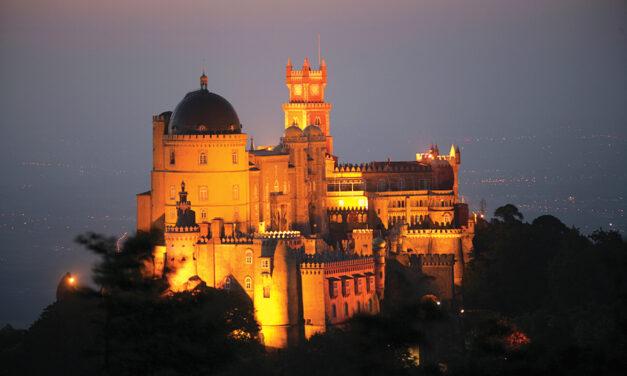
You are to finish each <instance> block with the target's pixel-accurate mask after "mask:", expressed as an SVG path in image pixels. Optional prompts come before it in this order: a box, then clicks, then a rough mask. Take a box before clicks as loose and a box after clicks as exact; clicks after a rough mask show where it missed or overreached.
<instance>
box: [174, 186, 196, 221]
mask: <svg viewBox="0 0 627 376" xmlns="http://www.w3.org/2000/svg"><path fill="white" fill-rule="evenodd" d="M176 226H178V227H195V226H196V213H195V212H194V211H193V210H192V203H191V202H189V201H187V192H186V191H185V181H183V180H181V191H180V192H179V201H178V202H177V203H176Z"/></svg>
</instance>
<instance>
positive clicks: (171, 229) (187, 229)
mask: <svg viewBox="0 0 627 376" xmlns="http://www.w3.org/2000/svg"><path fill="white" fill-rule="evenodd" d="M165 232H166V233H192V232H200V226H166V228H165Z"/></svg>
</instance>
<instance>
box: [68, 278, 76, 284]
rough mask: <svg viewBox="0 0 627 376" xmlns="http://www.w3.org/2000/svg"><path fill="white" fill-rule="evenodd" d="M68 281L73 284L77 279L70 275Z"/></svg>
mask: <svg viewBox="0 0 627 376" xmlns="http://www.w3.org/2000/svg"><path fill="white" fill-rule="evenodd" d="M67 283H69V284H70V285H73V284H75V283H76V279H75V278H74V277H70V278H68V279H67Z"/></svg>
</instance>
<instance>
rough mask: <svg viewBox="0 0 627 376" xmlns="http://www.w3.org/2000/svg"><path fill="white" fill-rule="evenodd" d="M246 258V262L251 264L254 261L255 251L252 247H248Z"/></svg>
mask: <svg viewBox="0 0 627 376" xmlns="http://www.w3.org/2000/svg"><path fill="white" fill-rule="evenodd" d="M244 259H245V260H246V264H248V265H251V264H252V263H253V251H252V250H250V249H247V250H246V253H245V256H244Z"/></svg>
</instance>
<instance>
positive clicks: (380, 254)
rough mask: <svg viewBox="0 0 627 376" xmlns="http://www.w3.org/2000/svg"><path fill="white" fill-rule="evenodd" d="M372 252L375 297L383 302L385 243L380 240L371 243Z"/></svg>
mask: <svg viewBox="0 0 627 376" xmlns="http://www.w3.org/2000/svg"><path fill="white" fill-rule="evenodd" d="M372 250H373V252H374V271H375V275H374V280H375V288H376V290H377V296H378V297H379V300H383V297H384V295H383V292H384V291H385V255H386V253H387V243H386V242H385V240H383V239H381V238H376V239H375V240H373V242H372Z"/></svg>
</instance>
